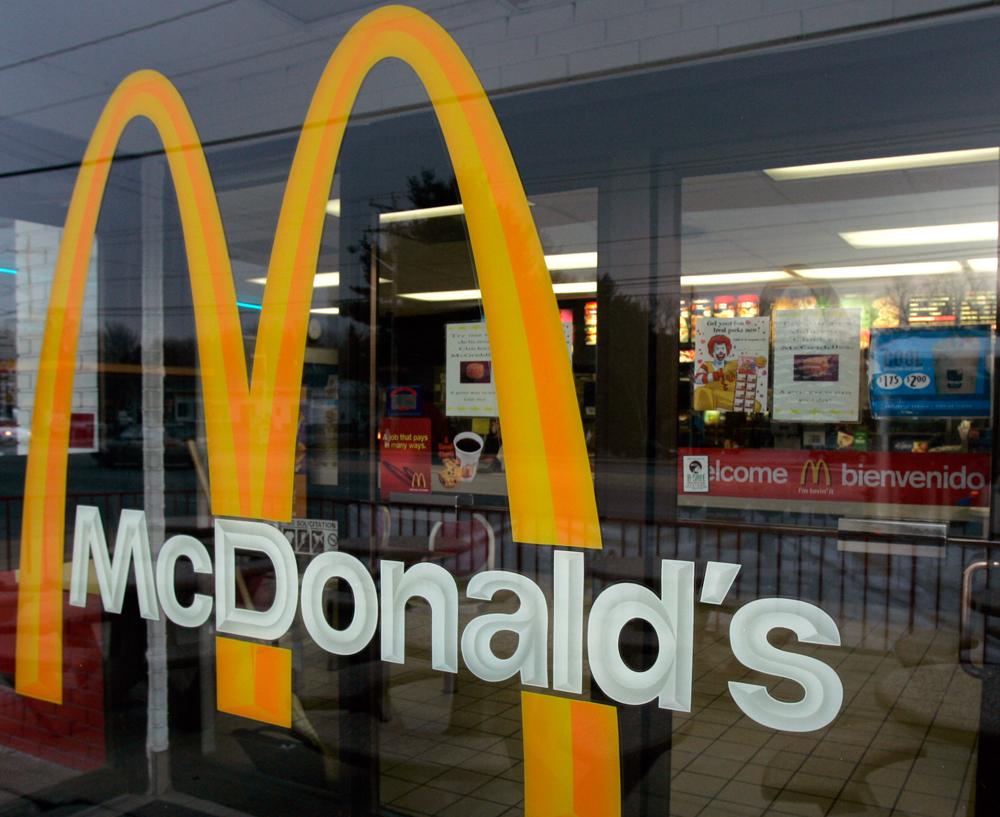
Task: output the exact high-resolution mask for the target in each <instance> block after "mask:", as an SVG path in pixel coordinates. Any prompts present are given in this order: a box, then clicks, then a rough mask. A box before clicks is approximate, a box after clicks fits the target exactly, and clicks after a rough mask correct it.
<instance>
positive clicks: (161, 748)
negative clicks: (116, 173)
mask: <svg viewBox="0 0 1000 817" xmlns="http://www.w3.org/2000/svg"><path fill="white" fill-rule="evenodd" d="M163 165H164V162H163V159H162V158H160V157H155V156H154V157H152V158H149V159H146V160H145V161H144V162H143V165H142V185H141V190H142V195H141V199H142V270H141V275H142V467H143V488H144V498H143V507H144V509H145V511H146V525H147V527H148V530H149V546H150V550H151V554H152V556H153V558H154V560H155V558H156V556H157V555H158V554H159V551H160V548H161V547H162V546H163V540H164V536H165V529H166V519H165V498H164V493H165V491H166V481H165V474H164V468H163V388H164V370H163V174H164V166H163ZM146 666H147V673H148V677H149V693H148V700H147V704H146V705H147V717H146V756H147V758H148V761H149V787H150V793H151V794H162V793H163V792H164V791H166V790H167V789H168V788H169V786H170V762H169V755H168V753H167V749H168V747H169V739H170V735H169V731H168V726H167V624H166V620H165V619H164V618H163V617H161V618H160V620H159V621H147V622H146Z"/></svg>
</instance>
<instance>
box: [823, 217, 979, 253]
mask: <svg viewBox="0 0 1000 817" xmlns="http://www.w3.org/2000/svg"><path fill="white" fill-rule="evenodd" d="M840 237H841V238H842V239H844V241H846V242H847V243H848V244H850V245H851V246H852V247H857V248H866V249H867V248H870V247H916V246H921V245H926V244H964V243H966V242H971V241H993V242H995V241H996V240H997V222H995V221H974V222H971V223H968V224H931V225H928V226H926V227H899V228H895V229H890V230H856V231H854V232H847V233H841V234H840Z"/></svg>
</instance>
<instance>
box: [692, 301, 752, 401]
mask: <svg viewBox="0 0 1000 817" xmlns="http://www.w3.org/2000/svg"><path fill="white" fill-rule="evenodd" d="M770 330H771V321H770V319H769V318H701V319H700V320H699V321H698V324H697V326H696V327H695V345H694V349H695V359H694V374H693V376H692V383H693V386H694V394H693V397H692V407H693V408H694V410H695V411H708V410H717V411H737V412H743V413H745V414H752V413H754V412H764V411H767V367H768V360H769V356H770V350H769V348H768V345H769V342H770Z"/></svg>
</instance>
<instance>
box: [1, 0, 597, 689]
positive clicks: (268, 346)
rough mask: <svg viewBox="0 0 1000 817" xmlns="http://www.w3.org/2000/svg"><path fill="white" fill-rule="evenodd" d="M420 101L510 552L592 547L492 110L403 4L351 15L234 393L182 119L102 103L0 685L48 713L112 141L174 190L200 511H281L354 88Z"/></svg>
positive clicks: (203, 206) (591, 513)
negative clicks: (152, 152)
mask: <svg viewBox="0 0 1000 817" xmlns="http://www.w3.org/2000/svg"><path fill="white" fill-rule="evenodd" d="M387 58H397V59H400V60H402V61H403V62H405V63H407V64H408V65H409V66H410V67H411V68H412V69H413V70H414V71H415V72H416V74H417V76H418V77H419V78H420V80H421V81H422V83H423V85H424V87H425V88H426V90H427V92H428V95H429V97H430V100H431V103H432V105H433V109H434V112H435V114H436V116H437V119H438V122H439V125H440V127H441V130H442V133H443V135H444V139H445V143H446V145H447V148H448V152H449V155H450V157H451V161H452V164H453V166H454V170H455V176H456V178H457V181H458V187H459V190H460V192H461V196H462V200H463V203H464V205H465V214H466V221H467V225H468V230H469V236H470V241H471V245H472V252H473V257H474V259H475V263H476V269H477V272H478V276H479V284H480V289H481V291H482V298H483V308H484V311H485V315H486V323H487V330H488V333H489V340H490V345H491V348H492V352H493V357H494V369H495V379H496V390H497V401H498V405H499V412H500V416H501V419H502V421H503V425H504V447H505V450H506V453H507V458H506V462H507V473H508V494H509V502H510V512H511V522H512V526H513V534H514V538H515V539H516V540H518V541H521V542H526V543H535V544H546V545H567V546H575V547H600V546H601V538H600V529H599V525H598V519H597V510H596V504H595V500H594V491H593V483H592V480H591V476H590V466H589V461H588V457H587V452H586V447H585V444H584V438H583V430H582V425H581V422H580V415H579V409H578V406H577V404H576V398H575V390H574V387H573V380H572V373H571V371H570V366H569V360H568V357H567V355H566V347H565V342H564V340H563V334H562V329H561V326H560V322H559V316H558V310H557V307H556V303H555V296H554V295H553V292H552V285H551V278H550V276H549V272H548V269H547V267H546V264H545V260H544V257H543V254H542V248H541V244H540V242H539V239H538V233H537V230H536V229H535V225H534V222H533V221H532V218H531V214H530V212H529V209H528V203H527V199H526V197H525V193H524V188H523V186H522V184H521V181H520V177H519V176H518V173H517V169H516V167H515V165H514V161H513V158H512V156H511V154H510V149H509V147H508V146H507V143H506V140H505V139H504V136H503V133H502V131H501V129H500V125H499V123H498V121H497V119H496V115H495V113H494V112H493V108H492V106H491V105H490V103H489V100H488V99H487V97H486V94H485V92H484V91H483V88H482V85H481V84H480V83H479V81H478V79H477V78H476V75H475V72H474V71H473V69H472V67H471V66H470V65H469V63H468V61H467V60H466V59H465V57H464V55H463V54H462V52H461V50H460V49H459V47H458V45H457V44H456V43H455V42H454V40H452V38H451V37H450V36H449V35H448V34H447V32H445V31H444V29H442V28H441V27H440V26H439V25H437V24H436V23H435V22H434V21H433V20H431V19H430V18H429V17H427V16H426V15H424V14H422V13H421V12H419V11H416V10H415V9H411V8H407V7H403V6H388V7H385V8H382V9H379V10H377V11H374V12H372V13H370V14H368V15H367V16H365V17H364V18H362V19H361V20H360V21H359V22H358V23H357V24H356V25H355V26H354V27H353V28H352V29H351V30H350V31H349V32H348V33H347V34H346V35H345V37H344V39H343V40H342V41H341V43H340V44H339V45H338V46H337V48H336V50H335V51H334V53H333V55H332V56H331V57H330V60H329V61H328V63H327V65H326V67H325V69H324V71H323V74H322V76H321V78H320V80H319V83H318V85H317V87H316V91H315V93H314V95H313V98H312V101H311V103H310V106H309V110H308V113H307V115H306V119H305V122H304V124H303V126H302V131H301V133H300V136H299V141H298V146H297V148H296V151H295V157H294V159H293V162H292V167H291V171H290V173H289V178H288V182H287V186H286V189H285V195H284V199H283V201H282V205H281V212H280V215H279V218H278V225H277V230H276V233H275V237H274V244H273V247H272V251H271V258H270V264H269V268H268V275H267V285H266V287H265V290H264V299H263V309H262V311H261V314H260V322H259V328H258V333H257V341H256V349H255V354H254V363H253V371H252V376H251V378H250V379H249V381H248V378H247V372H246V366H245V362H244V352H243V345H242V336H241V330H240V322H239V316H238V312H237V306H236V295H235V289H234V286H233V277H232V270H231V266H230V260H229V255H228V251H227V247H226V240H225V234H224V231H223V227H222V220H221V217H220V215H219V209H218V203H217V201H216V197H215V191H214V187H213V184H212V180H211V176H210V174H209V170H208V165H207V163H206V160H205V155H204V151H203V149H202V147H201V143H200V141H199V138H198V133H197V131H196V129H195V126H194V123H193V121H192V119H191V116H190V114H189V112H188V110H187V107H186V106H185V104H184V101H183V100H182V99H181V96H180V94H179V93H178V92H177V90H176V89H175V88H174V86H173V85H172V84H171V83H170V82H169V81H168V80H167V79H166V78H165V77H163V76H162V75H161V74H158V73H156V72H153V71H139V72H137V73H135V74H132V75H131V76H129V77H127V78H126V79H125V80H124V81H123V82H122V83H121V84H120V85H119V86H118V88H117V89H116V90H115V91H114V93H113V94H112V96H111V98H110V99H109V101H108V103H107V105H106V106H105V108H104V110H103V112H102V114H101V117H100V119H99V121H98V123H97V125H96V127H95V128H94V132H93V135H92V136H91V139H90V142H89V143H88V145H87V149H86V152H85V154H84V158H83V162H82V164H81V167H80V172H79V175H78V177H77V180H76V185H75V187H74V190H73V195H72V198H71V200H70V205H69V211H68V213H67V217H66V224H65V229H64V233H63V240H62V246H61V248H60V252H59V257H58V260H57V263H56V269H55V277H54V281H53V286H52V293H51V297H50V302H49V307H48V315H47V319H46V325H45V336H44V340H43V345H42V351H41V357H40V362H39V370H38V383H37V389H36V395H35V408H34V415H33V417H32V436H31V444H30V450H29V455H28V464H27V475H26V480H25V501H24V517H23V529H22V547H21V575H20V591H19V594H18V612H17V619H18V620H17V649H16V688H17V691H18V692H19V693H20V694H22V695H27V696H31V697H34V698H39V699H43V700H47V701H53V702H56V703H61V701H62V586H63V579H62V571H63V536H64V526H65V497H66V469H67V451H68V438H69V417H70V404H71V396H72V386H73V370H74V361H75V358H76V349H77V341H78V337H79V328H80V317H81V311H82V308H83V294H84V286H85V283H86V275H87V264H88V259H89V257H90V251H91V247H92V244H93V239H94V234H95V230H96V226H97V218H98V213H99V211H100V206H101V202H102V200H103V196H104V190H105V186H106V184H107V179H108V173H109V172H110V168H111V162H112V160H113V157H114V153H115V150H116V148H117V145H118V142H119V140H120V138H121V135H122V133H123V131H124V130H125V128H126V127H127V126H128V125H129V123H130V122H132V121H133V120H134V119H137V118H145V119H147V120H149V121H150V122H151V123H152V124H153V125H154V127H155V128H156V130H157V132H158V133H159V136H160V139H161V140H162V142H163V146H164V150H165V154H166V158H167V162H168V165H169V168H170V173H171V176H172V179H173V183H174V187H175V189H176V192H177V199H178V203H179V207H180V217H181V225H182V229H183V234H184V241H185V248H186V253H187V260H188V268H189V273H190V279H191V291H192V299H193V302H194V311H195V324H196V332H197V340H198V349H199V356H200V364H201V374H202V384H203V392H204V395H205V420H206V432H207V438H208V450H209V471H210V481H211V493H212V497H211V499H212V509H213V512H214V513H215V514H217V515H229V516H242V517H249V518H264V519H274V520H287V519H289V518H290V516H291V507H292V490H293V480H292V473H293V466H294V456H295V433H296V427H297V417H298V410H299V387H300V381H301V376H302V364H303V356H304V349H305V335H306V327H307V323H308V316H309V306H310V302H311V298H312V284H313V275H314V273H315V270H316V263H317V256H318V252H319V245H320V238H321V232H322V228H323V221H324V218H325V204H326V200H327V198H328V196H329V190H330V186H331V182H332V179H333V172H334V168H335V166H336V162H337V157H338V155H339V153H340V146H341V143H342V141H343V136H344V131H345V128H346V126H347V120H348V116H349V114H350V112H351V108H352V107H353V105H354V100H355V98H356V97H357V93H358V90H359V88H360V86H361V83H362V81H363V80H364V78H365V77H366V76H367V74H368V72H369V71H370V70H371V69H372V67H373V66H374V65H375V64H376V63H378V62H380V61H381V60H383V59H387Z"/></svg>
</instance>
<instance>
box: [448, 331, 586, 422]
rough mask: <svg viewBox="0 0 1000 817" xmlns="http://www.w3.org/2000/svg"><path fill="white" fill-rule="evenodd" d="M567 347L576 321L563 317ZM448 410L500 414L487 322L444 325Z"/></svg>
mask: <svg viewBox="0 0 1000 817" xmlns="http://www.w3.org/2000/svg"><path fill="white" fill-rule="evenodd" d="M562 328H563V335H564V337H565V340H566V348H567V349H568V350H569V353H570V355H572V354H573V323H572V322H568V323H567V322H566V320H563V321H562ZM445 357H446V358H447V359H446V361H445V414H446V415H447V416H449V417H497V416H499V411H498V410H497V393H496V388H495V387H494V385H493V358H492V357H491V355H490V339H489V337H488V336H487V334H486V324H485V323H484V322H482V321H480V322H478V323H449V324H448V325H447V326H445Z"/></svg>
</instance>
